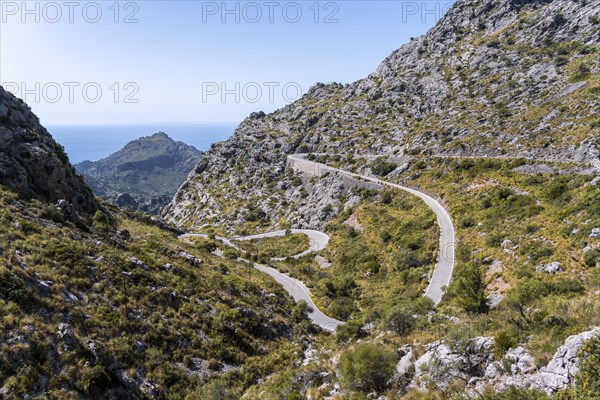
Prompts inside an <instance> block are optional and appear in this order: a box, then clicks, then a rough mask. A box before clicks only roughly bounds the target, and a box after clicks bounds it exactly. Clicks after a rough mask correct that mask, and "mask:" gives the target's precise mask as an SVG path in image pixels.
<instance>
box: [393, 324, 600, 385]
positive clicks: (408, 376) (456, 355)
mask: <svg viewBox="0 0 600 400" xmlns="http://www.w3.org/2000/svg"><path fill="white" fill-rule="evenodd" d="M598 335H600V327H597V328H593V329H591V330H589V331H586V332H583V333H580V334H577V335H573V336H569V337H568V338H567V339H566V340H565V343H564V345H562V346H561V347H560V348H559V349H558V350H557V351H556V353H555V354H554V356H553V357H552V360H551V361H550V362H549V363H548V365H546V366H545V367H542V368H540V369H539V370H538V368H537V367H536V362H535V359H534V357H533V356H532V355H531V354H530V353H529V352H528V351H527V350H526V349H524V348H523V347H516V348H511V349H509V350H508V351H507V352H506V354H505V355H504V357H503V358H502V359H501V360H500V361H493V355H492V350H493V345H494V340H493V338H490V337H477V338H473V339H470V340H468V341H466V342H463V343H462V344H460V343H459V344H458V345H457V344H456V343H454V344H450V343H448V342H444V341H438V342H434V343H432V344H430V345H429V346H428V348H427V351H426V352H425V353H424V354H423V355H422V356H421V357H419V358H418V359H416V360H415V356H414V351H413V349H412V347H411V346H403V347H402V348H401V349H400V353H401V358H400V361H399V362H398V365H397V366H396V375H395V377H394V379H395V380H396V382H402V381H401V379H404V381H405V382H410V383H409V384H408V385H407V386H409V387H417V388H425V386H427V385H431V384H434V385H435V386H437V387H439V388H442V389H443V388H444V387H446V386H447V385H449V384H450V383H451V382H452V381H454V380H457V379H458V380H461V381H463V382H465V383H466V384H467V388H468V391H470V392H473V393H475V392H482V391H483V390H485V389H486V388H487V387H493V389H494V390H495V391H502V390H506V389H508V388H509V387H511V386H515V387H520V388H527V389H532V390H537V391H540V392H544V393H546V394H548V395H551V394H553V393H555V392H557V391H560V390H564V389H567V388H568V387H569V386H570V385H571V384H572V383H573V381H574V378H575V375H577V372H578V371H579V367H578V362H579V350H580V349H581V347H582V346H583V345H584V344H585V342H586V341H588V340H590V339H591V338H593V337H596V336H598ZM457 346H458V347H457Z"/></svg>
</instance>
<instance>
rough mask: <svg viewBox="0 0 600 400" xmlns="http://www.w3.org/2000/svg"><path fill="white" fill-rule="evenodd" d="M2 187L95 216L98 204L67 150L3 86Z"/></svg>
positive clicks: (0, 133) (0, 130)
mask: <svg viewBox="0 0 600 400" xmlns="http://www.w3.org/2000/svg"><path fill="white" fill-rule="evenodd" d="M0 100H1V102H0V184H2V185H4V186H7V187H9V188H10V189H12V190H14V191H16V192H17V193H19V194H20V195H22V196H23V197H25V198H38V199H40V200H43V201H46V202H50V203H57V202H59V200H63V201H66V202H68V203H69V204H71V205H72V206H73V207H74V208H75V210H77V211H79V212H84V213H87V214H91V213H93V212H94V211H95V210H96V209H97V207H98V205H97V203H96V200H95V199H94V195H93V194H92V192H91V191H90V189H89V188H88V187H87V185H86V184H85V182H84V181H83V179H82V178H81V176H79V175H78V174H77V173H76V171H75V169H74V168H73V167H72V166H71V164H70V163H69V159H68V157H67V155H66V154H65V151H64V149H63V147H62V146H61V145H60V144H58V143H56V142H55V141H54V139H52V136H50V133H48V131H47V130H46V129H45V128H44V127H43V126H41V125H40V122H39V120H38V118H37V117H36V116H35V115H34V114H33V113H32V112H31V109H30V108H29V107H28V106H27V105H26V104H25V103H24V102H23V101H22V100H20V99H17V98H16V97H15V96H13V95H12V94H11V93H8V92H6V91H5V90H4V88H2V87H0Z"/></svg>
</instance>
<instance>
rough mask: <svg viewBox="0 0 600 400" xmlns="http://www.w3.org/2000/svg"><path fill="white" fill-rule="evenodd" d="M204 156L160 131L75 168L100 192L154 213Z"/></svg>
mask: <svg viewBox="0 0 600 400" xmlns="http://www.w3.org/2000/svg"><path fill="white" fill-rule="evenodd" d="M201 156H202V152H200V151H198V150H197V149H196V148H195V147H193V146H190V145H187V144H185V143H183V142H176V141H174V140H173V139H172V138H170V137H169V136H168V135H167V134H166V133H165V132H162V131H160V132H157V133H154V134H152V135H150V136H143V137H141V138H139V139H136V140H133V141H131V142H129V143H127V145H125V147H123V148H122V149H120V150H118V151H116V152H115V153H113V154H111V155H109V156H108V157H106V158H103V159H102V160H99V161H95V162H92V161H84V162H81V163H79V164H77V165H76V166H75V167H76V168H77V170H78V171H79V172H80V173H81V174H82V175H83V176H84V178H85V180H86V181H87V183H88V184H89V185H90V187H91V188H92V190H93V191H94V192H95V193H96V194H97V195H99V196H103V197H106V198H108V199H110V200H113V201H115V202H116V203H117V205H121V206H124V207H128V208H138V209H141V210H143V211H148V212H153V213H154V212H157V211H158V209H159V208H160V207H161V206H163V205H164V204H166V202H168V201H169V200H170V197H172V196H173V194H174V193H175V191H176V190H177V189H178V188H179V186H180V185H181V184H182V183H183V182H184V181H185V179H186V177H187V175H188V174H189V172H190V171H191V170H192V169H193V168H194V166H195V164H196V163H197V162H198V160H199V159H200V157H201ZM123 194H127V196H123ZM123 199H127V201H126V202H122V201H121V200H123ZM121 203H122V204H121Z"/></svg>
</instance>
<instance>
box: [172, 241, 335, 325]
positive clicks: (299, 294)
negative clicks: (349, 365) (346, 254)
mask: <svg viewBox="0 0 600 400" xmlns="http://www.w3.org/2000/svg"><path fill="white" fill-rule="evenodd" d="M291 233H301V234H304V235H306V236H308V239H309V248H308V249H307V250H305V251H303V252H302V253H299V254H296V255H294V256H292V257H291V258H299V257H302V256H304V255H306V254H309V253H313V252H315V251H319V250H321V249H324V248H325V247H326V246H327V244H328V243H329V236H328V235H326V234H325V233H323V232H319V231H315V230H312V229H292V230H291ZM285 234H286V232H285V231H283V230H281V231H274V232H267V233H259V234H257V235H251V236H236V237H233V238H231V239H227V238H224V237H221V236H216V237H215V239H217V240H220V241H221V242H222V243H223V244H225V245H226V246H229V247H232V248H234V249H236V250H241V249H240V248H239V247H238V246H237V245H236V244H235V243H233V242H232V240H238V241H245V240H252V239H262V238H268V237H281V236H285ZM194 237H200V238H204V239H208V235H206V234H204V233H186V234H184V235H181V236H179V239H180V240H182V239H186V238H194ZM215 254H217V255H219V256H222V255H223V254H222V253H221V252H220V251H216V252H215ZM284 259H285V258H272V260H273V261H280V260H284ZM239 260H240V261H243V262H246V263H249V264H252V266H253V267H254V268H256V269H257V270H259V271H262V272H264V273H266V274H268V275H270V276H271V277H272V278H273V279H275V281H276V282H278V283H279V284H280V285H281V286H283V288H284V289H285V291H286V292H288V293H289V294H290V296H292V298H293V299H294V300H296V301H300V300H304V301H305V302H306V303H307V304H308V306H309V307H310V308H311V310H312V311H311V312H310V313H309V314H308V317H309V318H310V319H311V321H313V323H315V324H317V325H319V326H320V327H321V328H323V329H325V330H327V331H329V332H335V328H336V327H337V326H338V325H340V324H343V322H342V321H339V320H337V319H335V318H331V317H328V316H327V315H325V314H324V313H323V312H322V311H321V310H319V307H317V305H316V304H315V303H314V301H313V300H312V297H311V295H310V289H309V288H308V287H306V285H305V284H304V283H303V282H302V281H300V280H298V279H296V278H292V277H291V276H289V275H287V274H284V273H282V272H279V271H278V270H276V269H275V268H272V267H269V266H267V265H263V264H257V263H251V262H250V261H248V260H246V259H243V258H240V259H239Z"/></svg>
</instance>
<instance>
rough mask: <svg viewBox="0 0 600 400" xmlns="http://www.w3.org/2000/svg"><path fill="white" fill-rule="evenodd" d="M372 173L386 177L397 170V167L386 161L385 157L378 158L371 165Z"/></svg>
mask: <svg viewBox="0 0 600 400" xmlns="http://www.w3.org/2000/svg"><path fill="white" fill-rule="evenodd" d="M369 166H370V168H371V172H373V173H374V174H375V175H380V176H385V175H387V174H389V173H390V172H392V171H393V170H395V169H396V167H397V165H396V164H395V163H393V162H390V161H386V160H385V158H383V157H378V158H376V159H375V160H373V161H372V162H371V164H369Z"/></svg>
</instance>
